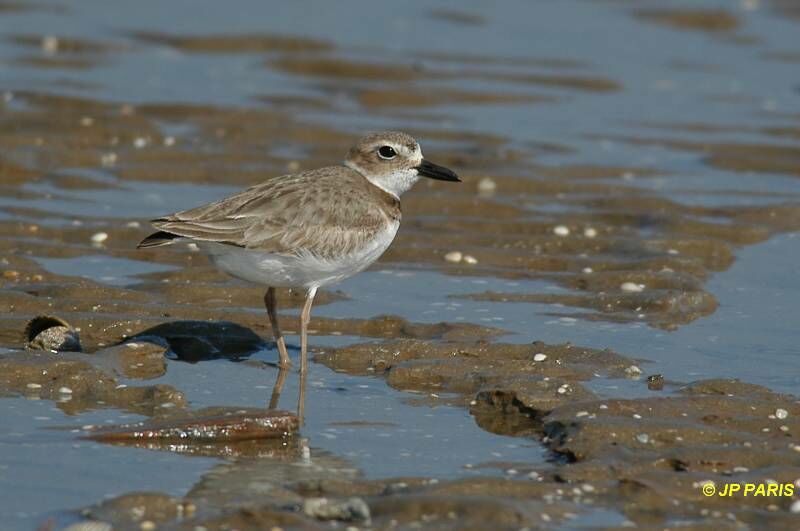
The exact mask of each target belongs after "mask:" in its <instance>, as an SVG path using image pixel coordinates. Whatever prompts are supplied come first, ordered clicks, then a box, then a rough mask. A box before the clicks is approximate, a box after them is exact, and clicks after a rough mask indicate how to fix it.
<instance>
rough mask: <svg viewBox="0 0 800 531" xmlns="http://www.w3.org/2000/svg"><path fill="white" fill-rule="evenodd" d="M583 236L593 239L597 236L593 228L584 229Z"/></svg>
mask: <svg viewBox="0 0 800 531" xmlns="http://www.w3.org/2000/svg"><path fill="white" fill-rule="evenodd" d="M583 235H584V236H586V237H587V238H594V237H595V236H597V229H595V228H594V227H586V228H585V229H583Z"/></svg>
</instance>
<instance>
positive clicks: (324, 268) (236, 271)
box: [196, 190, 400, 289]
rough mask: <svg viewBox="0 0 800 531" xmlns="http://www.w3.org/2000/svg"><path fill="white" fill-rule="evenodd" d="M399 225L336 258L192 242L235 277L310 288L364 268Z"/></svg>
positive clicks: (324, 284)
mask: <svg viewBox="0 0 800 531" xmlns="http://www.w3.org/2000/svg"><path fill="white" fill-rule="evenodd" d="M387 191H388V190H387ZM399 227H400V223H399V222H397V221H396V222H393V223H391V224H389V225H387V227H386V230H384V231H383V232H380V233H378V234H377V235H376V237H375V238H374V239H373V240H371V241H370V242H369V243H367V245H365V246H364V247H363V248H361V249H358V250H357V251H355V252H352V253H348V254H345V255H342V256H340V257H336V258H323V257H319V256H316V255H314V254H312V253H309V252H300V253H297V254H294V255H283V254H271V253H265V252H263V251H257V250H252V249H245V248H242V247H235V246H232V245H226V244H222V243H215V242H202V241H197V242H196V243H197V246H198V247H199V248H200V249H201V250H203V251H205V252H206V253H208V255H209V257H210V258H211V261H212V262H214V265H215V266H217V267H218V268H219V269H221V270H222V271H224V272H226V273H228V274H229V275H232V276H234V277H236V278H241V279H243V280H247V281H250V282H255V283H257V284H262V285H264V286H272V287H276V288H281V287H286V288H300V287H303V288H306V289H310V288H313V287H322V286H326V285H328V284H333V283H335V282H339V281H341V280H344V279H346V278H348V277H350V276H352V275H355V274H356V273H358V272H359V271H363V270H364V269H366V268H367V267H368V266H369V265H370V264H372V263H373V262H374V261H375V260H377V259H378V258H379V257H380V256H381V255H382V254H383V253H384V251H386V249H387V248H388V247H389V244H391V243H392V240H394V237H395V234H397V229H398V228H399Z"/></svg>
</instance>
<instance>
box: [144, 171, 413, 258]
mask: <svg viewBox="0 0 800 531" xmlns="http://www.w3.org/2000/svg"><path fill="white" fill-rule="evenodd" d="M365 185H366V186H365ZM399 219H400V208H399V201H397V199H396V198H394V197H392V196H390V195H389V194H387V193H385V192H383V191H382V190H380V189H379V188H377V187H375V186H373V185H372V184H370V183H369V182H368V181H366V180H365V179H364V178H363V177H362V176H361V175H360V174H358V173H356V172H355V171H353V170H351V169H349V168H346V167H344V166H332V167H328V168H320V169H318V170H311V171H307V172H303V173H299V174H296V175H282V176H279V177H273V178H272V179H269V180H268V181H266V182H264V183H262V184H259V185H256V186H253V187H252V188H248V189H247V190H245V191H243V192H241V193H239V194H236V195H233V196H231V197H227V198H225V199H222V200H220V201H217V202H215V203H210V204H208V205H204V206H200V207H197V208H193V209H191V210H186V211H184V212H178V213H176V214H172V215H171V216H166V217H164V218H159V219H156V220H153V225H154V226H155V227H156V228H157V229H159V230H160V231H163V232H166V233H168V234H174V235H176V236H181V237H187V238H192V239H195V240H200V241H213V242H218V243H226V244H231V245H237V246H240V247H246V248H248V249H257V250H260V251H265V252H270V253H277V254H298V253H302V252H310V253H312V254H314V255H317V256H320V257H330V256H333V255H335V254H338V253H341V252H349V251H353V250H355V249H358V248H359V247H361V246H363V245H364V244H365V243H366V242H367V241H368V240H369V239H370V238H371V237H372V236H374V234H375V233H376V232H379V231H381V230H382V229H384V228H385V226H386V223H387V221H392V220H399Z"/></svg>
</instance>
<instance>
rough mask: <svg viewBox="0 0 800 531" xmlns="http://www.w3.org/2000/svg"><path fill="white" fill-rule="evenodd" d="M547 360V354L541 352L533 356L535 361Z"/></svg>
mask: <svg viewBox="0 0 800 531" xmlns="http://www.w3.org/2000/svg"><path fill="white" fill-rule="evenodd" d="M546 359H547V354H542V353H541V352H537V353H536V354H534V355H533V361H544V360H546Z"/></svg>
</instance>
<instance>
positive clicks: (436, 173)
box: [417, 159, 461, 183]
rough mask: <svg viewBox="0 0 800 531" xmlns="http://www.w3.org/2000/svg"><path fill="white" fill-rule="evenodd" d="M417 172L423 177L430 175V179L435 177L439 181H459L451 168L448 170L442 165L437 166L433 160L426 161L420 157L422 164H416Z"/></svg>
mask: <svg viewBox="0 0 800 531" xmlns="http://www.w3.org/2000/svg"><path fill="white" fill-rule="evenodd" d="M417 173H419V174H420V175H422V176H424V177H430V178H431V179H437V180H439V181H454V182H459V183H460V182H461V179H459V178H458V175H456V173H455V172H454V171H453V170H448V169H447V168H445V167H444V166H439V165H438V164H434V163H433V162H428V161H427V160H425V159H422V164H420V165H419V166H417Z"/></svg>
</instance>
